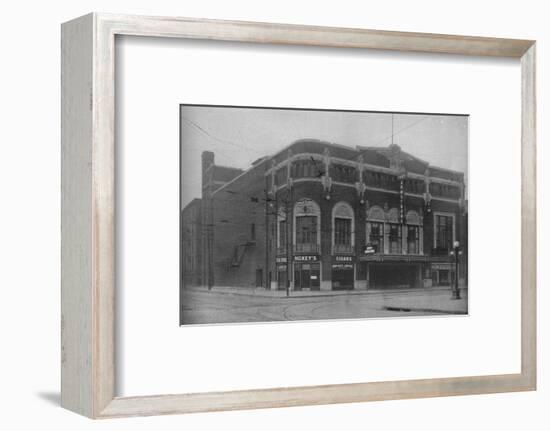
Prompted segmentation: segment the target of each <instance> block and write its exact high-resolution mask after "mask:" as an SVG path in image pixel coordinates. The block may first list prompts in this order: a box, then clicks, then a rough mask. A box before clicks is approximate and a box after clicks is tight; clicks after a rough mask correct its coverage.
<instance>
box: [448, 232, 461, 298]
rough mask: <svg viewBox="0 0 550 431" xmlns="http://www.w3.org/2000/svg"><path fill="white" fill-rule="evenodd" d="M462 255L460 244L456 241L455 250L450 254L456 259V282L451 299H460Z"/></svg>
mask: <svg viewBox="0 0 550 431" xmlns="http://www.w3.org/2000/svg"><path fill="white" fill-rule="evenodd" d="M460 254H462V251H460V243H459V242H458V241H455V242H454V244H453V250H451V252H450V255H451V256H454V257H455V282H454V287H453V294H452V296H451V299H460V290H459V289H458V256H459V255H460Z"/></svg>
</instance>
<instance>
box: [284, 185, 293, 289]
mask: <svg viewBox="0 0 550 431" xmlns="http://www.w3.org/2000/svg"><path fill="white" fill-rule="evenodd" d="M292 195H293V193H292V184H291V183H290V182H289V184H288V199H287V202H286V223H285V224H286V296H290V278H291V276H292V254H293V253H292V236H293V235H292V230H293V225H292V218H293V210H292V204H293V199H292Z"/></svg>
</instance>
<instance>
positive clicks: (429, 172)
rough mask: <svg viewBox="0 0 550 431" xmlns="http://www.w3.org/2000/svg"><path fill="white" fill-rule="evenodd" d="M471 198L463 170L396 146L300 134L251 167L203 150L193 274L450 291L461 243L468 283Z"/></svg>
mask: <svg viewBox="0 0 550 431" xmlns="http://www.w3.org/2000/svg"><path fill="white" fill-rule="evenodd" d="M464 196H465V184H464V174H463V173H461V172H456V171H451V170H448V169H443V168H440V167H436V166H432V165H430V164H429V162H427V161H424V160H421V159H419V158H417V157H415V156H413V155H411V154H408V153H406V152H404V151H402V150H401V149H400V147H399V146H397V145H393V144H392V145H390V146H388V147H357V148H355V149H354V148H351V147H346V146H341V145H337V144H333V143H328V142H323V141H319V140H314V139H304V140H299V141H296V142H294V143H292V144H291V145H289V146H288V147H286V148H285V149H283V150H282V151H280V152H278V153H277V154H275V155H273V156H270V157H265V158H262V159H259V160H257V161H256V162H254V163H253V165H252V167H251V168H250V169H248V170H246V171H240V170H235V169H233V168H228V167H222V166H217V165H215V163H214V154H213V153H210V152H205V153H203V195H202V199H201V201H202V202H201V213H202V218H203V223H202V226H203V228H202V231H201V232H200V235H201V237H202V239H201V241H195V242H194V243H193V244H197V243H200V244H202V247H201V248H202V250H200V251H197V252H200V253H201V258H200V259H199V260H200V261H201V262H203V270H202V274H201V277H198V278H200V279H201V280H203V284H208V285H210V286H213V285H224V286H239V287H260V286H262V287H267V288H270V289H286V287H287V283H288V285H289V288H290V289H291V290H343V289H388V288H418V287H430V286H437V285H440V286H445V285H451V284H452V283H454V279H455V277H456V276H457V274H455V257H454V255H452V254H451V251H452V250H453V244H454V242H455V241H459V243H460V248H461V250H462V253H461V255H460V256H459V274H458V277H459V283H460V284H461V286H463V287H464V286H466V285H467V203H466V201H465V199H464ZM195 205H196V203H195ZM185 211H186V209H184V211H183V212H184V213H185ZM183 218H184V219H185V217H183ZM197 234H198V233H197ZM185 247H186V245H185V244H183V248H184V249H185ZM195 248H196V246H195ZM185 255H186V256H188V255H189V253H185ZM188 259H189V258H188ZM191 259H192V257H191ZM183 266H184V269H185V264H184V265H183Z"/></svg>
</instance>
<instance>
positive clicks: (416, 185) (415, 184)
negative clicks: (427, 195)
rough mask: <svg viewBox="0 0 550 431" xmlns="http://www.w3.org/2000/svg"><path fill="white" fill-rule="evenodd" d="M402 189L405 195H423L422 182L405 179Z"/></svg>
mask: <svg viewBox="0 0 550 431" xmlns="http://www.w3.org/2000/svg"><path fill="white" fill-rule="evenodd" d="M403 189H404V190H405V192H406V193H414V194H417V195H421V194H422V193H424V181H423V180H417V179H414V178H407V179H405V181H403Z"/></svg>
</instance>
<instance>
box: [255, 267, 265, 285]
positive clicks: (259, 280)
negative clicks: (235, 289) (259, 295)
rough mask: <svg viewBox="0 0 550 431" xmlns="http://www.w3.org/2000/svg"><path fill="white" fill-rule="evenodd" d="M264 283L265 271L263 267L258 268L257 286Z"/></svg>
mask: <svg viewBox="0 0 550 431" xmlns="http://www.w3.org/2000/svg"><path fill="white" fill-rule="evenodd" d="M263 284H264V272H263V270H262V269H261V268H258V269H256V287H262V286H263Z"/></svg>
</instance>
